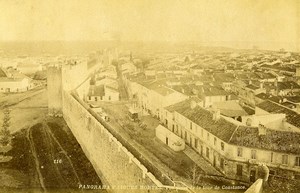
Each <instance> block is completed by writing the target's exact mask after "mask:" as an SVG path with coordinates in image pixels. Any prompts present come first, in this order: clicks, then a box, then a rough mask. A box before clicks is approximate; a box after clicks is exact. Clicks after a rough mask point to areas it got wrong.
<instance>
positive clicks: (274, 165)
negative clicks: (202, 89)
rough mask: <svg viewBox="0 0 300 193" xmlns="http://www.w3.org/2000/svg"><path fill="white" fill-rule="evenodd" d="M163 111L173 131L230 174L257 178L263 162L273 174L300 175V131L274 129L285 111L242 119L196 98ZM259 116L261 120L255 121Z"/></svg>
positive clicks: (217, 167)
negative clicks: (203, 103) (232, 117)
mask: <svg viewBox="0 0 300 193" xmlns="http://www.w3.org/2000/svg"><path fill="white" fill-rule="evenodd" d="M258 111H259V110H258ZM163 114H164V117H163V123H164V125H165V126H166V127H167V128H168V129H169V130H170V131H172V132H173V133H174V134H176V135H177V136H179V137H181V138H182V139H184V140H185V142H186V144H187V145H189V146H190V147H192V148H193V149H194V150H195V151H196V152H198V153H199V154H200V155H202V156H203V157H204V158H205V159H206V160H207V161H208V162H210V163H211V164H212V165H213V166H214V167H215V168H216V169H218V170H219V171H220V172H222V173H223V174H224V175H226V176H227V177H229V178H232V179H236V180H241V181H246V182H254V181H255V180H256V178H257V174H258V166H259V165H260V164H262V163H264V164H266V165H267V166H268V167H269V168H270V173H271V174H274V175H281V176H284V177H290V178H297V179H299V178H300V138H299V137H300V133H299V132H295V131H292V130H282V129H274V127H275V128H278V126H275V125H274V120H276V121H277V123H278V121H279V122H280V121H281V122H282V121H284V120H285V117H284V114H283V115H277V117H276V116H275V117H274V115H273V114H268V113H266V114H265V113H263V114H262V112H260V113H258V114H257V115H255V116H250V117H249V116H244V117H243V121H241V122H240V121H236V120H234V119H231V118H228V117H226V116H223V115H221V113H220V110H218V109H213V110H207V109H204V108H203V107H201V100H200V101H199V100H195V99H194V98H191V99H187V100H184V101H181V102H179V103H176V104H174V105H171V106H168V107H166V108H165V109H164V113H163ZM259 115H260V116H262V115H263V117H260V116H259ZM259 117H260V118H259ZM255 119H258V120H260V121H258V122H257V123H256V124H254V123H253V122H254V120H255ZM263 120H269V121H270V120H271V122H266V121H265V123H264V121H263ZM251 122H252V123H251ZM272 124H273V125H272ZM278 125H279V123H278ZM270 127H272V129H270ZM297 129H298V130H299V128H297Z"/></svg>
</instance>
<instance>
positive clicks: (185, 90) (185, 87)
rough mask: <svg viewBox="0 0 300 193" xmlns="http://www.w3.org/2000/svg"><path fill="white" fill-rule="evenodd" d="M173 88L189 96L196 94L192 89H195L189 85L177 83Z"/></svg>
mask: <svg viewBox="0 0 300 193" xmlns="http://www.w3.org/2000/svg"><path fill="white" fill-rule="evenodd" d="M172 88H173V89H174V90H176V91H177V92H180V93H182V94H185V95H188V96H193V95H195V94H194V93H193V92H192V91H193V89H192V88H191V87H190V86H188V85H175V86H172Z"/></svg>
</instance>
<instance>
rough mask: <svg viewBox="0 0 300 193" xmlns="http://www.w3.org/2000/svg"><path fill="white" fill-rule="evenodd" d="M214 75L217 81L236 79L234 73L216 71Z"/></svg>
mask: <svg viewBox="0 0 300 193" xmlns="http://www.w3.org/2000/svg"><path fill="white" fill-rule="evenodd" d="M213 76H214V78H215V81H217V82H232V81H234V80H235V77H234V75H233V74H232V73H215V74H214V75H213Z"/></svg>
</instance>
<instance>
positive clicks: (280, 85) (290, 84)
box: [277, 81, 300, 90]
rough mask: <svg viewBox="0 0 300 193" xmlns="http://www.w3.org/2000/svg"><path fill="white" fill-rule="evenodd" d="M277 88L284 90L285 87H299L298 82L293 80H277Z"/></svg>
mask: <svg viewBox="0 0 300 193" xmlns="http://www.w3.org/2000/svg"><path fill="white" fill-rule="evenodd" d="M277 85H278V89H279V90H285V89H300V86H299V84H297V83H296V82H293V81H287V82H278V83H277Z"/></svg>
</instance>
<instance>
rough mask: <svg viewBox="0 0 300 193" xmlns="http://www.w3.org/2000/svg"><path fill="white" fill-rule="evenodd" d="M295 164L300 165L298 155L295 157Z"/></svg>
mask: <svg viewBox="0 0 300 193" xmlns="http://www.w3.org/2000/svg"><path fill="white" fill-rule="evenodd" d="M295 166H300V157H296V161H295Z"/></svg>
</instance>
